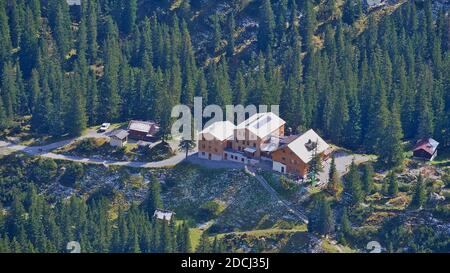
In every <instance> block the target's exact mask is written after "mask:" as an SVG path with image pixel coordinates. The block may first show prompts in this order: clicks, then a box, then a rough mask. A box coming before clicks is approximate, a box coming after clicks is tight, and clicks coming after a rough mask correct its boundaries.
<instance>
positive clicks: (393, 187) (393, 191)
mask: <svg viewBox="0 0 450 273" xmlns="http://www.w3.org/2000/svg"><path fill="white" fill-rule="evenodd" d="M386 179H387V181H386V182H385V183H387V184H388V192H387V193H388V195H389V196H390V197H395V196H396V195H397V194H398V182H397V178H396V177H395V174H394V173H393V172H390V173H389V175H388V176H387V177H386Z"/></svg>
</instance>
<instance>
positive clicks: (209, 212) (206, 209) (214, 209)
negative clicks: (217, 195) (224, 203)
mask: <svg viewBox="0 0 450 273" xmlns="http://www.w3.org/2000/svg"><path fill="white" fill-rule="evenodd" d="M219 213H220V205H219V204H218V203H217V202H214V201H208V202H206V203H204V204H203V205H202V206H201V207H200V208H199V210H198V212H197V221H199V222H207V221H209V220H211V219H213V218H214V217H217V216H218V215H219Z"/></svg>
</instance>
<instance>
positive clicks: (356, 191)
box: [344, 161, 363, 205]
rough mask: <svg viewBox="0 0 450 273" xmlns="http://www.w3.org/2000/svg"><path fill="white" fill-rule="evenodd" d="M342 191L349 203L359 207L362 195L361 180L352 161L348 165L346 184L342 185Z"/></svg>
mask: <svg viewBox="0 0 450 273" xmlns="http://www.w3.org/2000/svg"><path fill="white" fill-rule="evenodd" d="M344 191H345V193H346V195H347V196H348V197H349V201H350V203H351V204H352V205H359V203H361V202H362V200H363V193H362V189H361V178H360V175H359V171H358V167H357V166H356V164H355V161H352V164H351V165H350V171H349V173H348V174H347V177H346V182H345V184H344Z"/></svg>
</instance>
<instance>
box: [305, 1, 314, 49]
mask: <svg viewBox="0 0 450 273" xmlns="http://www.w3.org/2000/svg"><path fill="white" fill-rule="evenodd" d="M304 27H305V31H304V32H303V33H304V41H305V46H306V49H307V51H308V52H309V53H311V52H313V50H314V42H313V38H314V34H315V32H316V30H317V18H316V11H315V10H314V5H313V3H312V1H311V0H307V1H306V3H305V23H304Z"/></svg>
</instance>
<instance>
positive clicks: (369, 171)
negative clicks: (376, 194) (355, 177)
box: [361, 163, 374, 195]
mask: <svg viewBox="0 0 450 273" xmlns="http://www.w3.org/2000/svg"><path fill="white" fill-rule="evenodd" d="M362 171H363V173H362V178H361V180H362V189H363V191H364V192H365V194H366V195H369V194H371V193H372V192H373V176H374V171H373V167H372V164H371V163H365V164H364V165H363V170H362Z"/></svg>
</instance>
